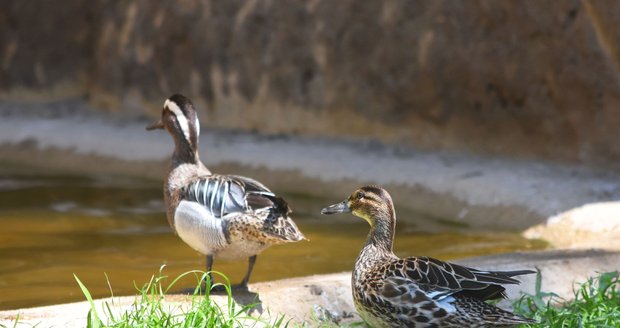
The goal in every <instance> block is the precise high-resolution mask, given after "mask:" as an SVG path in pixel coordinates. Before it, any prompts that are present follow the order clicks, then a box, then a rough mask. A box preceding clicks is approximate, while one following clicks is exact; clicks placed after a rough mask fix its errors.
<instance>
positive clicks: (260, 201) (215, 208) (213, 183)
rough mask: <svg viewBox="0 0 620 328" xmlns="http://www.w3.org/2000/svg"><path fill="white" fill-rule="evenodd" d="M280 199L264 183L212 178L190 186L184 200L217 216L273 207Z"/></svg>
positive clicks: (238, 177) (237, 177)
mask: <svg viewBox="0 0 620 328" xmlns="http://www.w3.org/2000/svg"><path fill="white" fill-rule="evenodd" d="M275 197H276V196H275V195H274V194H273V193H272V192H271V191H270V190H269V189H267V188H266V187H265V186H263V185H262V184H261V183H260V182H258V181H256V180H252V179H249V178H245V177H240V176H234V175H212V176H208V177H205V178H202V179H200V180H197V181H194V182H192V183H191V184H190V185H188V186H186V188H185V192H184V194H183V198H184V199H186V200H191V201H195V202H198V203H200V204H202V205H203V206H204V207H205V208H206V209H207V210H208V211H209V212H210V213H211V214H212V215H213V216H214V217H216V218H222V217H224V216H225V215H227V214H231V213H237V212H247V211H255V210H258V209H261V208H267V207H273V206H274V205H275V204H274V198H275Z"/></svg>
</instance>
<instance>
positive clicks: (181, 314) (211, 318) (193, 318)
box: [75, 266, 289, 328]
mask: <svg viewBox="0 0 620 328" xmlns="http://www.w3.org/2000/svg"><path fill="white" fill-rule="evenodd" d="M212 274H215V275H219V276H221V277H223V278H224V280H225V281H226V283H225V284H213V285H211V283H210V281H209V276H208V275H207V274H206V273H205V272H202V271H190V272H186V273H184V274H182V275H180V276H178V277H176V278H175V279H174V280H172V282H170V284H168V285H167V286H164V283H165V282H166V281H167V280H168V277H166V276H165V275H164V274H163V266H162V268H161V269H160V271H159V273H158V274H157V275H154V276H153V277H152V278H151V280H150V281H149V282H148V283H146V284H145V285H144V286H142V287H140V288H137V289H138V291H139V294H138V295H137V296H136V299H135V301H134V302H133V304H132V305H131V306H130V308H129V309H126V310H124V311H123V310H120V308H119V306H118V305H115V304H114V303H113V301H105V302H103V303H102V305H101V309H97V307H96V303H95V302H94V301H93V298H92V296H91V294H90V292H89V291H88V289H87V288H86V286H84V284H82V282H81V281H80V280H79V278H78V277H77V276H75V279H76V281H77V283H78V285H79V286H80V288H81V290H82V293H83V294H84V296H85V297H86V299H87V300H88V302H90V305H91V308H90V310H89V312H88V316H87V322H86V327H89V328H100V327H115V328H124V327H172V328H177V327H178V328H182V327H223V328H228V327H288V325H289V322H288V321H285V318H284V316H276V317H275V318H274V320H273V321H271V320H270V318H269V313H267V314H266V315H267V316H266V317H264V316H263V315H261V316H258V317H253V316H250V315H249V314H248V313H249V311H250V310H252V309H253V308H254V307H255V306H256V305H257V304H250V305H247V306H239V305H238V304H237V303H235V302H234V300H233V297H232V290H231V287H230V282H229V281H228V279H227V278H226V276H224V275H223V274H221V273H218V272H212ZM187 276H195V277H196V281H197V283H196V287H195V288H194V290H193V294H192V295H190V296H189V299H190V300H191V303H190V304H180V303H176V304H175V303H174V302H168V301H166V298H165V295H166V294H167V293H169V291H170V290H171V289H172V288H174V287H175V286H176V285H177V283H178V282H179V280H181V279H182V278H185V277H187ZM203 279H207V284H206V286H207V287H202V288H201V282H202V281H203ZM216 286H223V287H224V288H225V290H226V296H227V301H226V304H225V305H223V306H220V305H218V304H217V303H216V302H215V301H213V299H212V298H211V297H210V293H211V290H212V289H213V288H215V287H216ZM177 288H178V287H177ZM112 296H113V295H112ZM113 299H114V298H113V297H112V300H113ZM119 313H120V314H119Z"/></svg>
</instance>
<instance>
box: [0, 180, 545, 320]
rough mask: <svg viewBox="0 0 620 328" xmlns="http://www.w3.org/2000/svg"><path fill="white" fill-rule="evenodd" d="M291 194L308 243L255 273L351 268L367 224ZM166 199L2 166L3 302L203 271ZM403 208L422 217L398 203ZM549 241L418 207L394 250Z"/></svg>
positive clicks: (431, 251)
mask: <svg viewBox="0 0 620 328" xmlns="http://www.w3.org/2000/svg"><path fill="white" fill-rule="evenodd" d="M317 183H319V182H317ZM283 196H285V197H286V199H287V200H288V202H289V203H290V204H291V205H292V207H293V208H294V210H295V213H294V218H295V221H296V222H297V224H298V225H299V227H300V229H301V230H302V231H303V232H304V233H305V235H306V236H307V237H308V238H309V239H310V241H309V242H299V243H294V244H287V245H281V246H274V247H271V248H270V249H268V250H267V251H265V252H264V253H263V254H261V255H259V257H258V261H257V265H256V267H255V269H254V274H253V275H252V281H253V282H257V281H266V280H273V279H281V278H287V277H295V276H303V275H310V274H317V273H329V272H339V271H345V270H350V269H351V268H352V265H353V262H354V260H355V257H356V256H357V253H358V251H359V248H360V247H361V245H362V244H363V242H364V239H365V236H366V234H367V232H368V227H367V224H366V223H365V222H364V221H363V220H360V219H357V218H355V217H352V216H350V215H340V216H321V215H320V214H319V211H320V209H321V208H322V207H324V206H325V205H329V204H332V203H335V202H337V201H339V200H340V199H326V198H324V197H321V196H320V195H300V194H293V193H290V194H286V193H285V194H283ZM343 197H344V195H343ZM161 198H162V197H161V182H160V181H150V180H141V179H135V178H127V177H110V176H73V175H59V174H43V173H33V172H32V171H30V170H21V169H16V168H10V169H0V224H1V227H2V228H1V229H0V309H13V308H20V307H32V306H39V305H46V304H54V303H60V302H69V301H81V300H84V296H83V295H82V294H81V291H80V290H79V288H78V286H77V284H76V282H75V279H74V277H73V274H75V275H77V276H78V277H79V278H80V280H82V282H84V284H85V285H86V286H87V287H88V288H89V290H90V291H91V293H92V294H94V296H95V297H105V296H110V294H111V291H110V289H111V290H112V292H113V293H114V295H129V294H132V293H134V291H135V286H134V284H135V285H138V286H141V285H142V284H144V283H145V282H147V281H148V279H149V278H150V277H151V276H152V275H153V274H155V273H157V271H158V270H159V268H160V266H161V265H162V264H165V265H166V269H165V270H164V272H165V273H166V274H167V275H169V276H176V275H178V274H181V273H183V272H185V271H189V270H194V269H204V266H205V261H204V257H203V256H201V255H199V254H197V253H196V252H195V251H194V250H192V249H191V248H189V247H188V246H186V245H185V244H184V243H183V242H182V241H181V240H180V239H179V238H178V237H176V236H175V235H174V234H173V233H172V232H171V230H170V228H169V227H168V224H167V221H166V219H165V214H164V204H163V202H162V199H161ZM397 212H398V213H399V217H400V218H403V217H408V216H415V215H417V214H416V213H410V212H407V211H405V210H403V209H399V208H398V206H397ZM542 247H543V245H542V243H540V242H536V241H529V240H526V239H524V238H522V237H520V235H519V234H517V233H508V232H500V233H498V232H472V231H468V229H466V228H463V227H455V226H450V225H448V224H441V223H438V222H437V220H432V219H431V218H427V217H423V216H419V215H417V219H416V220H415V221H414V222H413V223H412V222H404V221H403V220H400V221H399V223H398V231H397V234H396V245H395V252H396V253H397V255H399V256H407V255H413V254H417V255H429V256H435V257H439V258H442V259H455V258H460V257H466V256H474V255H482V254H492V253H501V252H509V251H516V250H529V249H537V248H542ZM246 268H247V262H246V261H245V260H240V261H231V262H225V261H219V260H217V259H216V261H215V264H214V269H215V270H218V271H221V272H224V273H226V274H227V275H228V276H229V277H230V278H231V280H232V281H233V282H238V281H240V279H241V278H242V276H243V274H244V273H245V270H246ZM106 275H107V278H106ZM108 282H109V284H108ZM110 286H111V287H110ZM185 287H191V286H190V285H188V286H185Z"/></svg>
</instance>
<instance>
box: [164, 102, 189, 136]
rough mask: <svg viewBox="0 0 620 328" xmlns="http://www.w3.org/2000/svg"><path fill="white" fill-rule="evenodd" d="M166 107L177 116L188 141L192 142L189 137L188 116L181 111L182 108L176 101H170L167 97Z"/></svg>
mask: <svg viewBox="0 0 620 328" xmlns="http://www.w3.org/2000/svg"><path fill="white" fill-rule="evenodd" d="M164 108H168V109H169V110H170V111H171V112H172V113H173V114H174V115H175V116H176V117H177V121H178V122H179V125H180V126H181V130H183V134H184V135H185V139H187V142H188V143H190V144H191V141H190V139H189V124H188V123H187V118H186V117H185V115H184V114H183V111H181V108H179V106H178V105H177V104H176V103H175V102H173V101H170V99H166V102H164Z"/></svg>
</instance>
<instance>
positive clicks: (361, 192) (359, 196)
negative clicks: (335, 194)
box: [357, 191, 366, 199]
mask: <svg viewBox="0 0 620 328" xmlns="http://www.w3.org/2000/svg"><path fill="white" fill-rule="evenodd" d="M364 197H366V194H364V192H363V191H360V192H358V193H357V199H362V198H364Z"/></svg>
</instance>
